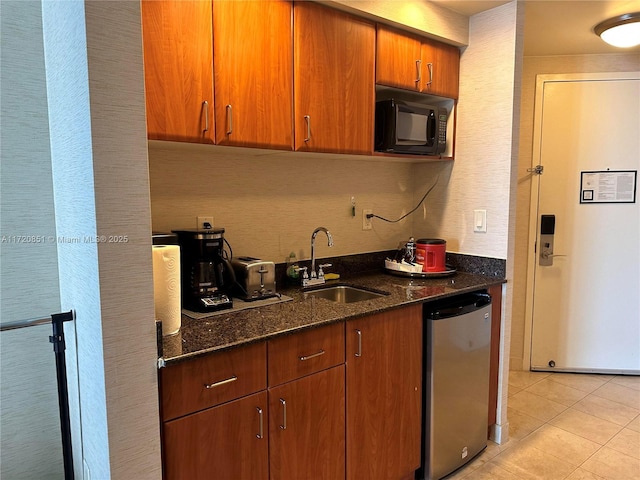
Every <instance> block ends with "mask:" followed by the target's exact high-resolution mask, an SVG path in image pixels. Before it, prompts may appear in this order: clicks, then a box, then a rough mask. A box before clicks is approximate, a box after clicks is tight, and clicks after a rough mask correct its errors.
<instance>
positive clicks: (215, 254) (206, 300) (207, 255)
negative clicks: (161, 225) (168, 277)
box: [173, 228, 235, 312]
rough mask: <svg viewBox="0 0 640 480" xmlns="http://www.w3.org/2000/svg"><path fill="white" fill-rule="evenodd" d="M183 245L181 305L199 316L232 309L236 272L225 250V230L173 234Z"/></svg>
mask: <svg viewBox="0 0 640 480" xmlns="http://www.w3.org/2000/svg"><path fill="white" fill-rule="evenodd" d="M173 233H175V234H176V235H177V236H178V244H179V245H180V270H181V271H180V273H181V277H182V305H183V306H184V308H187V309H189V310H193V311H196V312H212V311H217V310H223V309H225V308H231V307H232V306H233V301H232V300H231V296H230V292H231V288H232V286H233V284H234V283H235V282H234V280H233V269H232V268H231V264H230V262H229V260H228V258H226V252H225V250H224V244H225V239H224V228H212V229H210V230H173Z"/></svg>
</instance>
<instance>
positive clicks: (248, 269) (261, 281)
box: [231, 257, 277, 301]
mask: <svg viewBox="0 0 640 480" xmlns="http://www.w3.org/2000/svg"><path fill="white" fill-rule="evenodd" d="M231 267H232V268H233V272H234V274H235V277H236V284H237V285H236V289H235V290H236V291H235V294H234V296H236V297H238V298H241V299H243V300H246V301H250V300H261V299H263V298H269V297H275V296H276V295H277V294H276V266H275V264H274V263H273V262H265V261H263V260H260V259H258V258H252V257H238V258H234V259H232V260H231Z"/></svg>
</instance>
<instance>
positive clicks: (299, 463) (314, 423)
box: [269, 365, 375, 480]
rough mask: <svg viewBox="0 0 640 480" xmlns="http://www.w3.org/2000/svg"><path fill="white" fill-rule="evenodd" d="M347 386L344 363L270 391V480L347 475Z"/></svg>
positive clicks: (334, 479)
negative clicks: (345, 393) (345, 397)
mask: <svg viewBox="0 0 640 480" xmlns="http://www.w3.org/2000/svg"><path fill="white" fill-rule="evenodd" d="M344 389H345V384H344V365H340V366H337V367H333V368H330V369H328V370H324V371H322V372H320V373H315V374H313V375H309V376H307V377H304V378H301V379H299V380H295V381H293V382H289V383H285V384H284V385H280V386H278V387H274V388H270V389H269V442H270V444H269V466H270V478H271V480H291V479H296V480H305V479H308V480H316V479H327V480H339V479H341V478H344V475H345V404H344V402H345V400H344ZM362 478H366V477H362ZM368 478H375V477H368Z"/></svg>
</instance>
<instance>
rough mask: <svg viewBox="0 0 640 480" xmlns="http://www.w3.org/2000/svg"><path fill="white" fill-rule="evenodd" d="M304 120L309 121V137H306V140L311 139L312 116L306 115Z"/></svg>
mask: <svg viewBox="0 0 640 480" xmlns="http://www.w3.org/2000/svg"><path fill="white" fill-rule="evenodd" d="M304 120H305V122H306V123H307V137H306V138H305V139H304V141H305V142H308V141H309V140H311V117H310V116H309V115H305V116H304Z"/></svg>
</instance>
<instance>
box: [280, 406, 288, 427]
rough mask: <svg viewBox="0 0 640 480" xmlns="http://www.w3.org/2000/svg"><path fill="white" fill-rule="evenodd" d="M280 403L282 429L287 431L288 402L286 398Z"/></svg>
mask: <svg viewBox="0 0 640 480" xmlns="http://www.w3.org/2000/svg"><path fill="white" fill-rule="evenodd" d="M280 403H281V404H282V425H280V428H281V429H282V430H286V429H287V402H286V401H285V400H284V398H281V399H280Z"/></svg>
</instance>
